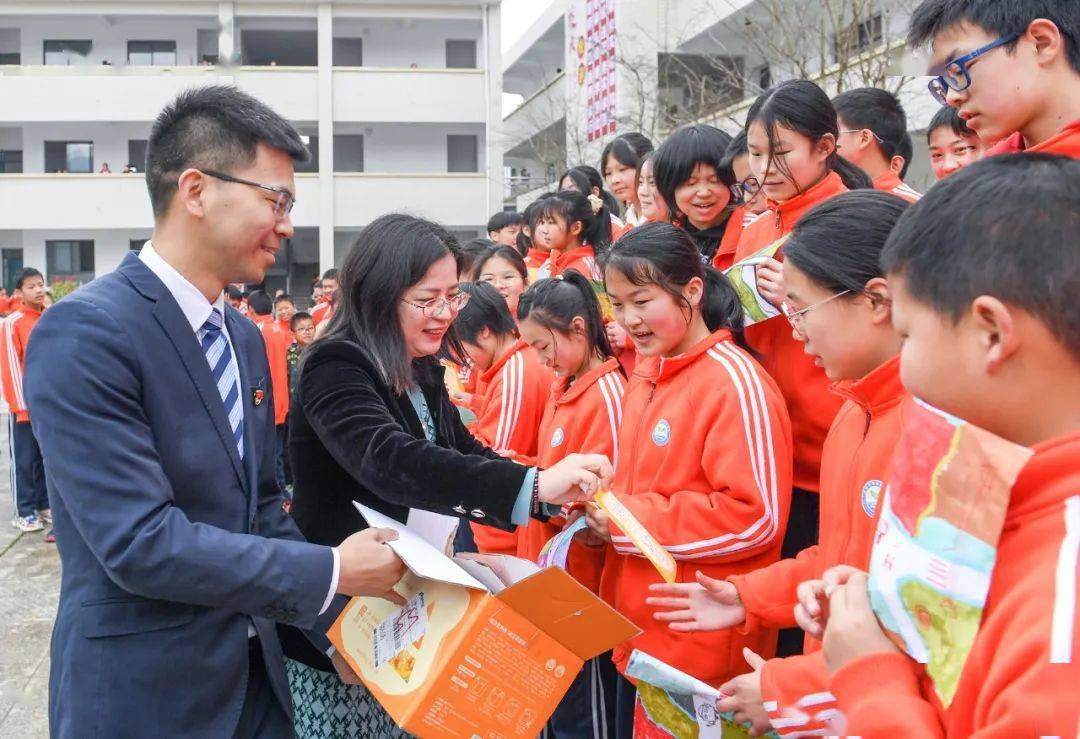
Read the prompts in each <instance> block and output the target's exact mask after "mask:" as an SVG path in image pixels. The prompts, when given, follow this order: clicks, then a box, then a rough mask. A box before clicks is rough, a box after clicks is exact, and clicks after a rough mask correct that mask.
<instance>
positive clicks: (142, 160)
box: [127, 139, 146, 172]
mask: <svg viewBox="0 0 1080 739" xmlns="http://www.w3.org/2000/svg"><path fill="white" fill-rule="evenodd" d="M127 163H128V164H130V165H131V166H132V167H134V168H135V171H136V172H145V171H146V139H129V140H128V158H127Z"/></svg>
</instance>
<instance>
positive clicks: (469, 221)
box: [0, 0, 503, 296]
mask: <svg viewBox="0 0 1080 739" xmlns="http://www.w3.org/2000/svg"><path fill="white" fill-rule="evenodd" d="M499 28H500V17H499V2H498V0H422V1H419V2H399V1H397V0H394V1H393V2H390V1H389V0H384V1H383V2H370V1H366V0H333V1H332V2H330V1H329V0H287V1H286V0H212V1H207V0H63V1H62V2H58V1H54V0H13V1H9V2H5V3H3V5H0V101H2V102H0V249H2V252H0V256H2V270H3V283H4V286H5V287H7V288H8V289H10V288H11V276H12V275H13V274H14V273H15V272H16V271H17V270H18V269H20V268H21V267H22V266H24V265H25V266H35V267H38V268H41V269H42V271H43V272H45V273H46V278H47V280H48V281H49V282H53V281H56V280H74V281H77V282H86V281H88V280H91V279H93V278H94V277H95V276H98V275H101V274H103V273H105V272H108V271H109V270H112V269H114V268H115V267H116V266H117V265H118V264H119V262H120V260H121V259H122V257H123V255H124V254H125V252H126V251H127V250H128V249H129V248H138V247H139V246H141V244H142V243H143V242H144V241H145V240H146V239H147V238H148V237H149V236H150V233H151V228H152V225H153V221H152V215H151V210H150V203H149V198H148V196H147V193H146V187H145V183H144V180H143V175H142V172H143V168H144V161H145V155H146V140H147V137H148V135H149V132H150V127H151V124H152V122H153V120H154V117H155V116H156V115H157V113H158V112H159V111H160V110H161V108H162V107H163V106H164V105H165V104H166V103H167V102H168V101H169V100H170V99H171V98H173V97H174V96H175V95H176V94H177V93H178V92H179V91H181V90H183V89H186V88H188V87H191V86H194V85H205V84H211V83H227V84H234V85H237V86H238V87H240V88H241V89H243V90H245V91H248V92H250V93H251V94H253V95H255V96H256V97H258V98H259V99H261V100H263V101H264V102H266V103H268V104H269V105H270V106H272V107H273V108H274V109H275V110H277V111H278V112H280V113H281V114H283V115H284V116H285V117H287V118H288V119H289V120H291V121H292V122H293V123H294V124H295V125H296V126H297V128H298V129H299V131H300V132H301V134H302V135H303V136H304V138H305V140H306V142H307V144H308V146H309V148H310V149H311V152H312V154H313V158H312V161H311V163H310V164H307V165H302V166H300V167H298V170H297V175H296V187H297V193H296V195H297V201H296V207H295V209H294V210H293V214H292V218H293V223H294V225H295V227H296V234H295V236H294V238H292V239H290V240H288V241H287V242H286V243H285V244H284V245H283V246H284V248H282V249H281V251H280V252H279V253H278V261H277V264H276V265H275V267H274V268H273V269H272V270H271V271H270V273H269V275H268V280H267V288H268V289H271V290H276V289H285V290H287V291H289V292H290V293H296V294H297V295H298V296H304V295H306V294H307V293H308V291H309V289H310V284H311V280H312V278H313V277H314V276H315V275H316V274H317V273H320V272H321V271H323V270H325V269H327V268H329V267H331V266H332V265H334V264H335V263H338V262H339V261H340V258H341V257H342V255H343V254H344V253H345V251H346V250H347V249H348V247H349V246H350V245H351V243H352V241H353V240H354V239H355V237H356V234H357V232H358V230H359V229H360V228H361V227H363V226H364V225H365V224H367V223H369V222H370V221H371V220H372V219H374V218H376V217H377V216H380V215H382V214H384V213H389V212H395V211H397V212H400V211H405V212H409V213H412V214H416V215H420V216H424V217H427V218H431V219H434V220H436V221H438V222H440V223H442V224H444V225H446V226H447V227H449V228H450V229H451V230H453V231H455V232H456V233H458V234H459V235H461V236H467V237H470V238H471V237H473V236H475V235H476V234H477V233H479V232H481V231H482V230H483V226H484V224H486V222H487V218H488V216H489V215H490V213H491V212H493V211H495V210H497V209H498V208H499V207H500V206H501V203H502V171H503V165H502V156H503V155H502V147H501V145H500V144H499V141H500V137H499V133H498V132H499V129H500V126H501V115H500V108H499V104H500V102H499V101H500V94H501V79H500V78H501V69H502V64H501V59H500V42H499ZM105 165H107V166H108V169H109V170H110V171H111V173H103V172H101V170H102V169H103V168H104V167H105ZM129 166H130V167H133V168H134V169H135V170H136V172H135V173H129V174H124V173H123V172H124V169H125V168H126V167H129Z"/></svg>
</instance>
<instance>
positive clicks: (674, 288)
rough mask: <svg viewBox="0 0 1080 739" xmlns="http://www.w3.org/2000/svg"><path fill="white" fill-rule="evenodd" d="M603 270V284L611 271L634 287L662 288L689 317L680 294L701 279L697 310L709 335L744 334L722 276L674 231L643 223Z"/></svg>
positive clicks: (736, 303)
mask: <svg viewBox="0 0 1080 739" xmlns="http://www.w3.org/2000/svg"><path fill="white" fill-rule="evenodd" d="M603 265H604V276H605V281H606V278H607V274H608V273H609V272H610V271H611V270H613V269H614V270H618V271H619V272H620V273H622V274H623V275H624V276H625V277H626V279H627V280H629V281H630V282H631V283H633V284H634V285H641V286H644V285H656V286H657V287H660V288H661V289H663V290H664V291H665V292H666V293H668V294H669V295H670V296H671V297H672V298H674V299H675V302H677V303H680V304H682V305H683V306H684V307H685V308H686V309H687V311H688V312H690V310H691V308H690V305H689V304H688V303H687V301H686V298H684V297H683V294H682V289H683V288H684V287H686V285H687V283H689V282H690V280H692V279H694V278H695V277H699V278H701V280H702V282H704V283H705V291H704V295H702V298H701V304H700V307H699V310H700V311H701V318H702V319H703V320H704V321H705V325H706V326H707V327H708V329H709V331H718V330H720V329H722V328H726V329H729V330H731V331H733V332H740V331H742V328H743V308H742V304H741V303H740V302H739V296H738V295H737V294H736V292H735V288H734V287H732V286H731V283H730V282H728V281H727V278H726V277H724V276H723V275H722V274H720V272H718V271H716V270H715V269H713V268H712V267H709V266H706V265H705V264H703V263H702V261H701V254H700V252H699V251H698V248H697V245H696V244H695V243H694V240H693V239H691V238H690V234H688V233H687V232H686V231H684V230H683V229H681V228H678V227H677V226H673V225H671V224H670V223H647V224H645V225H643V226H638V227H637V228H635V229H632V230H630V231H628V232H627V233H626V234H624V235H623V236H622V238H620V239H619V248H617V249H612V250H611V251H610V252H608V254H607V256H606V257H605V259H604V262H603ZM736 338H737V340H740V341H741V339H739V337H738V335H737V336H736Z"/></svg>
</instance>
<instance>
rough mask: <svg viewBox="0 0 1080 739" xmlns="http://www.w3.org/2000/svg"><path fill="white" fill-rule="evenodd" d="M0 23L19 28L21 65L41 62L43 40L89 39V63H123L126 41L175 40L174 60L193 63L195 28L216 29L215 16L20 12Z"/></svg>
mask: <svg viewBox="0 0 1080 739" xmlns="http://www.w3.org/2000/svg"><path fill="white" fill-rule="evenodd" d="M0 7H2V6H0ZM0 27H18V28H19V29H20V53H21V55H22V60H21V61H22V63H23V64H24V65H25V64H44V63H45V62H44V51H45V41H47V40H49V41H54V40H56V41H84V40H91V41H93V42H94V44H93V48H92V49H91V50H90V56H89V57H88V62H89V63H90V64H93V65H99V64H101V63H102V62H103V61H107V62H109V63H110V64H113V65H118V64H123V63H126V62H127V42H128V41H175V42H176V61H177V64H178V65H181V66H195V65H196V64H198V30H199V29H207V30H210V29H215V30H216V28H217V18H216V17H215V16H205V17H202V18H184V17H169V18H167V19H165V18H154V17H149V16H144V17H134V18H133V17H125V16H123V15H86V16H79V17H70V16H69V17H59V18H57V17H48V16H40V17H32V20H30V19H27V18H25V17H20V16H0Z"/></svg>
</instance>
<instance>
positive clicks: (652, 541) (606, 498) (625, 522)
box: [593, 490, 678, 583]
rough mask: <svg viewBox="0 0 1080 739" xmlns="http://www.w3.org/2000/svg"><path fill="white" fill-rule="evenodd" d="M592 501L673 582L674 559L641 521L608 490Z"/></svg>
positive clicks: (675, 569)
mask: <svg viewBox="0 0 1080 739" xmlns="http://www.w3.org/2000/svg"><path fill="white" fill-rule="evenodd" d="M593 500H595V501H596V504H597V505H598V506H600V507H601V508H603V509H604V512H605V513H607V514H608V517H609V518H610V519H611V520H612V522H613V523H614V524H615V525H616V526H618V527H619V529H620V530H621V531H622V532H623V533H624V534H626V535H627V536H628V537H630V541H632V542H633V543H634V546H635V547H637V548H638V549H639V550H640V551H641V553H642V554H643V555H645V558H646V559H647V560H649V561H650V562H652V563H653V566H654V567H655V568H656V569H657V571H659V573H660V575H661V576H662V577H663V578H664V580H665V581H667V582H668V583H673V582H675V574H676V571H677V569H678V568H677V565H676V564H675V558H674V557H672V556H671V554H670V553H669V552H668V550H666V549H664V548H663V547H662V546H660V542H658V541H657V540H656V538H655V537H654V536H653V535H652V534H650V533H649V530H648V529H646V528H645V527H644V526H642V525H641V521H638V520H637V519H636V518H635V517H634V514H633V513H631V512H630V509H629V508H627V507H626V506H624V505H623V504H622V502H621V501H620V500H619V499H618V498H616V497H615V495H614V494H613V493H612V492H611V491H610V490H601V491H600V492H598V493H597V494H596V495H595V496H594V498H593Z"/></svg>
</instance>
